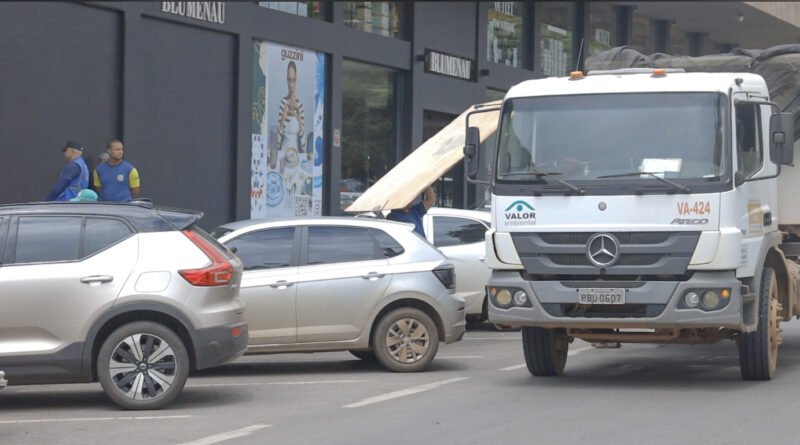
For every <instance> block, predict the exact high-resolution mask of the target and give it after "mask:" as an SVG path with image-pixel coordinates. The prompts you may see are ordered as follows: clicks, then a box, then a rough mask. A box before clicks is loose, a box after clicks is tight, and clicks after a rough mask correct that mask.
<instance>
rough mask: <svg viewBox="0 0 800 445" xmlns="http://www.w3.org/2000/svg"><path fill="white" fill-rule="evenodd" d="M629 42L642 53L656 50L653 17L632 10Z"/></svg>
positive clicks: (650, 52)
mask: <svg viewBox="0 0 800 445" xmlns="http://www.w3.org/2000/svg"><path fill="white" fill-rule="evenodd" d="M629 44H630V46H632V47H633V48H635V49H637V50H639V51H640V52H642V53H644V54H652V53H654V52H656V30H655V26H654V25H653V19H651V18H650V17H648V16H646V15H643V14H640V13H638V12H636V11H634V12H633V27H632V29H631V41H630V43H629Z"/></svg>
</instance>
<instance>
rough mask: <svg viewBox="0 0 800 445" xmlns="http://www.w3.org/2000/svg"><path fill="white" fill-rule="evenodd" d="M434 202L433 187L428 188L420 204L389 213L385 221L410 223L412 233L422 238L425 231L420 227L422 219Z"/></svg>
mask: <svg viewBox="0 0 800 445" xmlns="http://www.w3.org/2000/svg"><path fill="white" fill-rule="evenodd" d="M435 201H436V194H435V193H434V192H433V187H431V186H428V188H426V189H425V194H424V196H423V198H422V202H418V203H416V204H409V205H407V206H405V207H404V208H402V209H394V210H392V211H391V212H389V214H388V215H387V216H386V219H389V220H392V221H400V222H407V223H412V224H414V231H415V232H417V233H419V234H420V235H422V237H423V238H424V237H425V229H424V228H423V225H422V217H423V216H425V214H426V213H428V209H429V208H431V206H432V205H433V203H434V202H435Z"/></svg>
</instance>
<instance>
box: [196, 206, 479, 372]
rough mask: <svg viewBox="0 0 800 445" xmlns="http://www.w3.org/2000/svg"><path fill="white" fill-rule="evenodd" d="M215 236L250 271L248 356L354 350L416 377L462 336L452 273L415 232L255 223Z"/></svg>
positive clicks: (332, 222) (396, 227) (343, 224)
mask: <svg viewBox="0 0 800 445" xmlns="http://www.w3.org/2000/svg"><path fill="white" fill-rule="evenodd" d="M211 234H212V236H215V237H217V238H218V239H219V241H220V242H222V243H224V244H225V245H227V246H228V247H229V248H230V249H231V250H232V251H233V252H235V253H236V254H237V255H238V256H239V258H241V260H242V262H243V263H244V274H243V278H242V289H241V296H242V299H244V301H245V304H246V305H247V323H248V325H249V327H250V343H249V346H248V349H247V353H248V354H264V353H277V352H320V351H337V350H349V351H351V352H352V353H353V355H355V356H356V357H359V358H361V359H365V360H372V359H375V360H377V361H378V362H380V363H381V364H382V365H383V366H384V367H386V368H388V369H390V370H392V371H395V372H413V371H420V370H423V369H425V368H426V367H427V366H428V365H429V364H430V362H431V360H433V358H434V356H435V355H436V351H437V350H438V347H439V342H445V343H451V342H455V341H457V340H460V339H461V337H462V336H463V334H464V328H465V324H466V323H465V321H464V306H465V305H464V300H463V299H462V298H461V297H459V296H456V295H455V294H454V289H455V274H454V269H453V265H452V263H451V262H450V261H449V260H447V259H446V258H445V257H444V256H443V255H442V254H441V253H440V252H439V251H437V250H436V249H435V248H434V247H433V246H431V245H430V244H429V243H428V242H427V241H425V240H424V239H423V238H421V237H420V236H418V235H417V234H416V233H414V232H413V225H410V224H404V223H396V222H390V221H378V220H371V219H366V218H349V217H338V218H337V217H319V218H306V219H292V220H276V221H255V220H251V221H241V222H235V223H230V224H226V225H224V226H221V227H219V228H217V229H215V230H213V231H212V232H211Z"/></svg>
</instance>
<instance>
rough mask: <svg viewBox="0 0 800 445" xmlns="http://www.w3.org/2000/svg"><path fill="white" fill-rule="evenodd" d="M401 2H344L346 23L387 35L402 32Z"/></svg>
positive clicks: (352, 26) (359, 28)
mask: <svg viewBox="0 0 800 445" xmlns="http://www.w3.org/2000/svg"><path fill="white" fill-rule="evenodd" d="M398 3H399V2H344V24H345V26H349V27H351V28H355V29H358V30H360V31H366V32H372V33H375V34H380V35H382V36H386V37H398V36H399V33H400V5H399V4H398Z"/></svg>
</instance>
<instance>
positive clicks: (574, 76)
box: [569, 71, 583, 80]
mask: <svg viewBox="0 0 800 445" xmlns="http://www.w3.org/2000/svg"><path fill="white" fill-rule="evenodd" d="M581 79H583V71H571V72H570V73H569V80H581Z"/></svg>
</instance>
